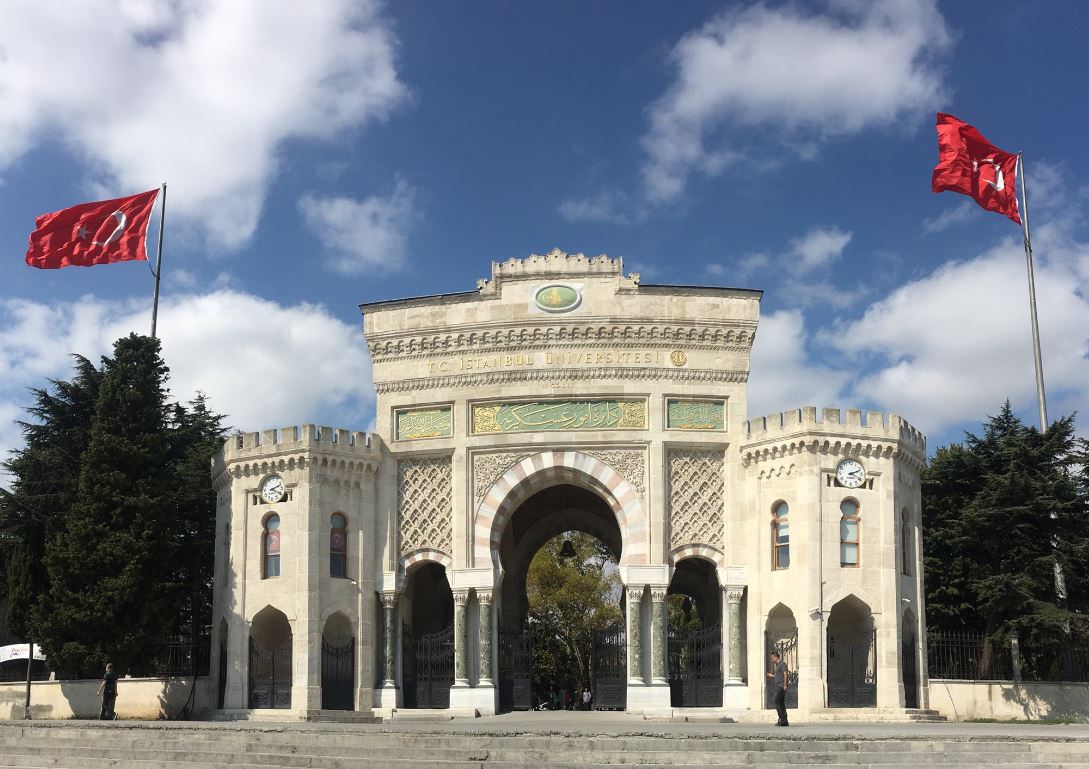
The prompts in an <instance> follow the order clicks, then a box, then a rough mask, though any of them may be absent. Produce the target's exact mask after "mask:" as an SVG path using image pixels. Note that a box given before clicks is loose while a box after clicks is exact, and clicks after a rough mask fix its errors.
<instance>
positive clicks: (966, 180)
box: [930, 112, 1021, 224]
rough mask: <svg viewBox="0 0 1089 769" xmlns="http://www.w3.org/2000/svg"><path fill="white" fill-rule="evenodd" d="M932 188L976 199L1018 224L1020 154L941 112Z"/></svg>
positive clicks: (936, 190) (1019, 219)
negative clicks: (1006, 148) (1009, 150)
mask: <svg viewBox="0 0 1089 769" xmlns="http://www.w3.org/2000/svg"><path fill="white" fill-rule="evenodd" d="M930 187H931V189H932V190H934V192H944V191H945V190H952V191H953V192H960V193H963V194H965V195H968V196H969V197H971V198H973V199H974V200H975V201H976V202H977V203H979V205H980V206H982V207H983V208H986V209H987V210H988V211H994V212H996V213H999V214H1002V215H1003V216H1008V217H1009V218H1010V219H1012V220H1013V221H1015V222H1017V223H1018V224H1020V223H1021V214H1020V213H1019V212H1018V210H1017V155H1015V154H1014V153H1012V152H1006V151H1004V150H1000V149H999V148H998V147H996V146H994V145H993V144H991V143H990V142H989V141H987V140H986V139H985V138H984V136H983V134H981V133H980V132H979V131H977V130H976V129H975V128H973V127H972V126H970V125H968V124H967V123H965V122H964V121H963V120H961V119H959V118H955V117H953V116H952V115H947V114H945V113H944V112H939V113H938V165H937V166H935V167H934V176H933V178H932V179H931V183H930Z"/></svg>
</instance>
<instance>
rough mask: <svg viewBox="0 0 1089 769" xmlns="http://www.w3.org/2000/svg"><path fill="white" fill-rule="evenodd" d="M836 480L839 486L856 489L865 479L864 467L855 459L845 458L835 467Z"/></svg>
mask: <svg viewBox="0 0 1089 769" xmlns="http://www.w3.org/2000/svg"><path fill="white" fill-rule="evenodd" d="M836 480H837V481H839V484H840V485H841V486H846V487H847V488H849V489H857V488H858V487H859V486H861V485H862V482H863V481H865V480H866V468H864V467H863V466H862V463H861V462H859V461H858V460H857V459H845V460H843V461H842V462H840V463H839V465H838V466H837V467H836Z"/></svg>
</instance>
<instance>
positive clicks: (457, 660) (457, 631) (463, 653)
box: [454, 591, 469, 686]
mask: <svg viewBox="0 0 1089 769" xmlns="http://www.w3.org/2000/svg"><path fill="white" fill-rule="evenodd" d="M468 608H469V593H468V591H465V592H458V593H454V686H468V685H469V627H468V624H469V623H468V621H467V620H468V614H467V610H468Z"/></svg>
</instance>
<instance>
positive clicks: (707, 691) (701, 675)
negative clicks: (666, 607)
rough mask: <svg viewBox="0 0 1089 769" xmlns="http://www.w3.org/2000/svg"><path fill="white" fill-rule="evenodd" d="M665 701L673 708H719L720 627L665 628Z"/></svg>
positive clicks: (720, 671)
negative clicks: (666, 652) (667, 642)
mask: <svg viewBox="0 0 1089 769" xmlns="http://www.w3.org/2000/svg"><path fill="white" fill-rule="evenodd" d="M669 699H670V704H671V705H672V706H673V707H675V708H685V707H720V706H721V705H722V625H720V624H717V623H716V624H714V625H711V626H710V627H706V628H693V629H687V628H678V627H670V628H669Z"/></svg>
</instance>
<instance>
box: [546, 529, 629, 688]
mask: <svg viewBox="0 0 1089 769" xmlns="http://www.w3.org/2000/svg"><path fill="white" fill-rule="evenodd" d="M565 539H569V540H570V541H571V543H572V545H573V546H574V548H575V555H574V557H572V558H561V557H560V549H561V547H562V546H563V542H564V541H565ZM615 565H616V562H615V556H613V555H612V554H611V553H609V551H608V549H607V548H605V547H604V546H603V545H602V543H601V542H600V541H599V540H598V539H597V538H596V537H593V536H591V535H589V534H583V533H580V532H572V533H568V534H564V535H561V536H558V537H554V538H553V539H551V540H549V541H548V542H547V543H545V545H544V546H543V547H542V548H541V549H540V550H538V551H537V553H536V555H534V556H533V560H532V561H531V562H530V565H529V574H528V575H527V578H526V594H527V597H528V599H529V619H530V626H531V628H532V631H533V643H534V646H533V666H534V689H535V690H536V691H537V692H538V696H543V695H544V694H546V693H547V691H548V687H549V686H551V685H556V686H568V685H569V684H574V685H575V686H576V687H577V688H578V689H582V688H583V687H586V686H589V684H590V676H591V671H590V662H591V656H592V652H593V645H594V639H595V637H596V636H597V635H598V634H599V633H601V632H602V631H604V630H605V629H607V628H608V627H609V626H610V625H612V624H613V623H614V622H617V621H618V620H620V619H621V616H622V614H621V611H620V605H619V600H620V594H621V589H622V588H621V584H620V576H619V574H618V573H617V571H616V568H615Z"/></svg>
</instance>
